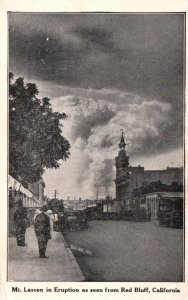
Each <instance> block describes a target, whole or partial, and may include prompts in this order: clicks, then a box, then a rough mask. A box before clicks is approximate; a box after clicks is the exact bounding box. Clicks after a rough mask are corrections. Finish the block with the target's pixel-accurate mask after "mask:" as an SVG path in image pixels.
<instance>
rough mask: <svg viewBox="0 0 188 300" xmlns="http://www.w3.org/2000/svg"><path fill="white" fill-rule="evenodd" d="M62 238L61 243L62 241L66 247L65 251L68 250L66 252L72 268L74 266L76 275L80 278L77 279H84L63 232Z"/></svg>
mask: <svg viewBox="0 0 188 300" xmlns="http://www.w3.org/2000/svg"><path fill="white" fill-rule="evenodd" d="M62 240H63V243H64V245H65V247H66V249H67V252H68V254H69V256H70V259H71V262H72V265H73V268H74V270H75V272H76V274H77V276H78V277H79V278H80V280H79V281H86V278H85V276H84V275H83V273H82V270H81V269H80V266H79V264H78V262H77V260H76V258H75V256H74V254H73V252H72V250H71V248H70V247H69V245H68V243H67V242H66V239H65V238H64V236H63V234H62Z"/></svg>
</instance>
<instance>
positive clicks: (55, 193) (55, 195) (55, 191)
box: [53, 190, 59, 199]
mask: <svg viewBox="0 0 188 300" xmlns="http://www.w3.org/2000/svg"><path fill="white" fill-rule="evenodd" d="M53 192H54V199H57V195H58V194H59V193H58V191H57V190H53Z"/></svg>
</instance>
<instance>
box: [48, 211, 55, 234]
mask: <svg viewBox="0 0 188 300" xmlns="http://www.w3.org/2000/svg"><path fill="white" fill-rule="evenodd" d="M46 214H47V215H48V217H49V218H50V235H51V238H53V235H54V234H53V232H54V220H55V218H54V215H53V213H52V210H51V209H49V210H47V212H46Z"/></svg>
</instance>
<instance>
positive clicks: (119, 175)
mask: <svg viewBox="0 0 188 300" xmlns="http://www.w3.org/2000/svg"><path fill="white" fill-rule="evenodd" d="M125 146H126V144H125V140H124V133H123V130H122V133H121V139H120V143H119V152H118V156H117V157H116V158H115V165H116V179H115V184H116V200H117V201H120V202H119V204H120V206H121V207H122V206H123V207H124V205H125V203H126V200H128V199H129V198H130V192H131V191H132V189H131V188H130V168H129V157H128V156H127V154H126V150H125Z"/></svg>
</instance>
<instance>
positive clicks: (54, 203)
mask: <svg viewBox="0 0 188 300" xmlns="http://www.w3.org/2000/svg"><path fill="white" fill-rule="evenodd" d="M48 209H51V210H52V212H53V213H60V212H61V213H62V212H64V204H63V200H58V199H49V200H48V201H47V203H46V204H45V205H43V206H42V207H41V210H43V211H47V210H48Z"/></svg>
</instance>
